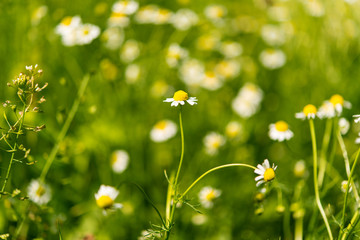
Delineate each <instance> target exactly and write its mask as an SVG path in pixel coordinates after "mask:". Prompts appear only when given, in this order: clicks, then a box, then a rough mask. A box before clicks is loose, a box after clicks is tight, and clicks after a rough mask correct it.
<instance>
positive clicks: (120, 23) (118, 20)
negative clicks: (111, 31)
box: [108, 12, 130, 28]
mask: <svg viewBox="0 0 360 240" xmlns="http://www.w3.org/2000/svg"><path fill="white" fill-rule="evenodd" d="M129 24H130V19H129V17H128V16H127V15H126V14H124V13H117V12H112V13H111V15H110V17H109V19H108V26H109V27H121V28H125V27H127V26H129Z"/></svg>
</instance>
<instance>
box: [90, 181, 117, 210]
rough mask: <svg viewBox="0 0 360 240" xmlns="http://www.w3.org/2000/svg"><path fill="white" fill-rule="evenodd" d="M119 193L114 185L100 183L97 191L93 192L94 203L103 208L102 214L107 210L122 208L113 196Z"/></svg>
mask: <svg viewBox="0 0 360 240" xmlns="http://www.w3.org/2000/svg"><path fill="white" fill-rule="evenodd" d="M118 195H119V191H118V190H116V189H115V188H114V187H111V186H106V185H101V186H100V188H99V191H98V192H97V193H95V199H96V204H97V205H98V206H99V207H100V208H102V209H103V213H104V215H106V213H107V212H106V211H107V210H115V209H119V208H122V204H120V203H115V198H116V197H117V196H118Z"/></svg>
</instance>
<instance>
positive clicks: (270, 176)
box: [264, 168, 275, 182]
mask: <svg viewBox="0 0 360 240" xmlns="http://www.w3.org/2000/svg"><path fill="white" fill-rule="evenodd" d="M274 178H275V171H274V169H272V168H268V169H266V170H265V173H264V180H265V182H269V181H271V180H273V179H274Z"/></svg>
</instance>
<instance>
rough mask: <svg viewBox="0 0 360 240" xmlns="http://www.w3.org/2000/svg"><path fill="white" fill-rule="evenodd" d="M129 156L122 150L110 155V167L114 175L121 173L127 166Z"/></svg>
mask: <svg viewBox="0 0 360 240" xmlns="http://www.w3.org/2000/svg"><path fill="white" fill-rule="evenodd" d="M129 159H130V158H129V154H128V153H127V152H126V151H124V150H116V151H115V152H113V153H112V154H111V159H110V162H111V167H112V170H113V171H114V172H116V173H122V172H124V171H125V170H126V168H127V167H128V165H129Z"/></svg>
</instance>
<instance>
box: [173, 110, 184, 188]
mask: <svg viewBox="0 0 360 240" xmlns="http://www.w3.org/2000/svg"><path fill="white" fill-rule="evenodd" d="M179 123H180V133H181V156H180V162H179V167H178V169H177V172H176V175H175V181H174V187H175V188H176V187H177V183H178V179H179V175H180V170H181V166H182V162H183V159H184V150H185V146H184V129H183V125H182V118H181V109H180V112H179ZM175 192H176V191H175Z"/></svg>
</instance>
